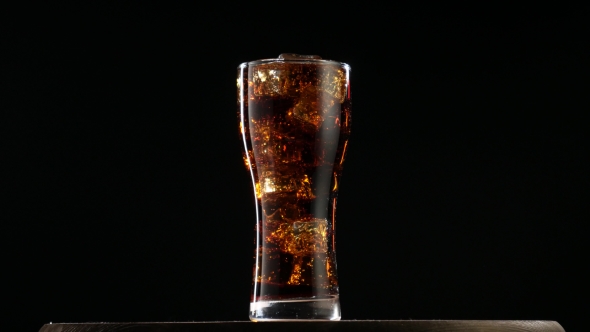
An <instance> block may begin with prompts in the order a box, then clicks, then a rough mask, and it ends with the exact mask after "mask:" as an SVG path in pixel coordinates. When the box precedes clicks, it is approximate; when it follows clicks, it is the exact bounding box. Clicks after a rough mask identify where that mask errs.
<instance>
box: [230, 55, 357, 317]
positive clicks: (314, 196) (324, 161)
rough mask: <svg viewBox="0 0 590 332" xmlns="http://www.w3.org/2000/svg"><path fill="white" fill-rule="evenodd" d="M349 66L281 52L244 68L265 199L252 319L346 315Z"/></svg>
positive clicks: (248, 153) (241, 74)
mask: <svg viewBox="0 0 590 332" xmlns="http://www.w3.org/2000/svg"><path fill="white" fill-rule="evenodd" d="M349 72H350V67H349V66H348V65H346V64H343V63H339V62H335V61H329V60H322V59H321V58H319V57H317V56H298V55H291V54H288V55H281V56H279V58H277V59H268V60H259V61H253V62H249V63H244V64H242V65H240V67H239V69H238V104H239V105H238V106H239V112H238V113H239V114H238V116H239V121H240V133H241V135H242V138H243V143H244V163H245V166H246V168H247V169H248V170H249V171H250V174H251V177H252V183H253V188H254V196H255V199H256V213H257V216H256V229H255V254H254V261H255V264H254V271H253V276H254V278H253V286H252V296H251V305H250V319H251V320H253V321H263V320H292V319H319V320H338V319H340V304H339V299H338V295H339V293H338V276H337V269H336V242H335V229H336V201H337V196H338V188H339V186H340V180H341V174H342V164H343V162H344V158H345V155H346V150H347V147H348V138H349V135H350V125H351V99H350V83H349Z"/></svg>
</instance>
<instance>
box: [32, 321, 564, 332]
mask: <svg viewBox="0 0 590 332" xmlns="http://www.w3.org/2000/svg"><path fill="white" fill-rule="evenodd" d="M113 331H124V332H156V331H158V332H160V331H162V332H201V331H220V332H221V331H223V332H232V331H236V332H237V331H244V332H250V331H252V332H254V331H259V332H266V331H281V332H290V331H297V332H301V331H332V332H348V331H361V332H370V331H375V332H381V331H383V332H385V331H387V332H455V331H457V332H502V331H504V332H564V329H563V328H562V327H561V325H559V324H558V323H557V322H553V321H514V320H503V321H502V320H496V321H491V320H488V321H485V320H480V321H475V320H412V321H409V320H349V321H339V322H308V321H306V322H264V323H252V322H177V323H59V324H45V325H43V327H42V328H41V330H40V331H39V332H113Z"/></svg>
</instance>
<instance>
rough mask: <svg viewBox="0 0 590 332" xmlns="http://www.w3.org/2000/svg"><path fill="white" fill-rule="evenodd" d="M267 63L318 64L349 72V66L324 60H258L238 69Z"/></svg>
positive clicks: (242, 65) (244, 63)
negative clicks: (333, 66)
mask: <svg viewBox="0 0 590 332" xmlns="http://www.w3.org/2000/svg"><path fill="white" fill-rule="evenodd" d="M267 63H309V64H318V65H337V66H342V67H344V68H346V69H347V70H350V65H349V64H347V63H344V62H338V61H334V60H326V59H287V60H285V59H279V58H273V59H260V60H254V61H248V62H242V63H241V64H240V65H239V66H238V68H245V67H248V66H255V65H262V64H267Z"/></svg>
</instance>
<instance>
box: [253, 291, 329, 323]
mask: <svg viewBox="0 0 590 332" xmlns="http://www.w3.org/2000/svg"><path fill="white" fill-rule="evenodd" d="M250 320H251V321H253V322H263V321H300V320H328V321H329V320H340V300H339V299H338V296H333V297H331V298H327V299H290V300H281V301H259V302H252V303H250Z"/></svg>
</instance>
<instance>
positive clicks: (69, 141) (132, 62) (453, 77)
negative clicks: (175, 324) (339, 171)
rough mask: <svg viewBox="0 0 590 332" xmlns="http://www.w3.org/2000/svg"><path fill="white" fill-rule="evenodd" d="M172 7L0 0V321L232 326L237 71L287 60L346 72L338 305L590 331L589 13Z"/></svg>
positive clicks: (357, 312) (240, 188)
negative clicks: (588, 228)
mask: <svg viewBox="0 0 590 332" xmlns="http://www.w3.org/2000/svg"><path fill="white" fill-rule="evenodd" d="M171 3H172V2H170V3H167V4H146V3H140V2H125V3H115V2H113V3H99V2H89V3H87V4H85V5H80V4H70V5H44V6H32V5H31V6H30V7H28V8H20V9H14V10H13V9H5V10H3V11H2V12H1V13H2V14H1V15H2V23H0V24H1V26H2V31H3V33H2V37H1V47H2V48H1V52H2V53H1V55H0V57H1V59H2V61H0V62H1V63H0V69H1V72H0V80H1V86H0V88H1V90H0V107H1V114H2V120H1V123H0V126H1V128H0V129H1V131H2V153H1V155H2V164H3V166H8V169H5V170H4V171H3V172H2V175H1V178H2V183H1V184H0V187H1V189H0V190H1V191H0V192H1V193H2V196H3V197H2V204H1V215H2V217H1V219H2V238H3V240H2V245H3V249H2V257H3V264H2V265H3V269H2V270H3V272H2V275H3V277H7V278H6V279H5V278H3V279H4V282H3V285H4V291H3V296H2V302H3V303H4V305H7V306H8V309H6V306H5V310H4V312H3V323H2V324H8V325H9V326H12V329H11V330H23V331H36V330H38V329H39V328H40V327H41V325H42V324H44V323H48V322H50V321H53V322H87V321H193V320H194V321H210V320H246V319H247V317H248V316H247V314H248V313H247V312H248V306H249V294H250V283H251V282H250V280H251V269H252V263H253V261H252V250H253V244H252V239H253V226H254V222H255V220H254V219H255V214H254V204H253V194H252V190H251V184H250V178H249V175H248V173H247V172H246V170H245V168H244V166H243V163H242V159H241V147H242V145H241V142H240V137H239V135H238V122H237V117H236V110H237V107H236V73H237V66H238V65H239V64H240V63H241V62H244V61H250V60H255V59H260V58H271V57H276V56H277V55H278V54H280V53H284V52H293V53H300V54H319V55H321V56H322V57H324V58H327V59H334V60H338V61H343V62H346V63H348V64H350V65H351V67H352V74H351V82H352V83H351V86H352V95H353V125H352V137H351V144H350V149H349V154H348V158H347V161H346V165H345V169H344V174H343V182H342V187H341V190H340V197H339V203H338V207H339V209H338V217H337V220H338V234H337V242H338V263H339V265H338V271H339V274H340V277H339V279H340V289H341V303H342V313H343V316H342V317H343V319H540V320H557V321H558V322H560V323H561V324H562V326H563V327H564V328H565V329H566V330H567V331H582V330H584V328H583V327H582V319H583V317H584V313H585V312H583V309H585V308H584V306H585V305H584V304H585V303H587V295H588V293H587V291H586V288H587V275H586V274H583V273H582V270H583V267H584V266H585V265H587V262H588V258H587V256H583V254H582V249H583V246H584V245H585V244H586V241H587V234H586V233H585V232H583V227H584V226H585V225H586V224H587V223H588V208H587V201H588V200H587V199H588V196H587V189H588V184H589V181H588V169H589V168H588V163H587V161H586V160H585V157H587V154H588V149H587V142H586V140H587V130H588V122H586V121H584V120H583V115H585V113H587V112H588V109H589V107H588V106H589V104H588V100H587V98H588V97H587V95H588V86H589V85H588V77H589V74H590V71H589V67H590V66H589V64H588V55H589V54H590V53H589V52H588V51H589V48H588V29H587V23H586V16H587V13H588V11H587V8H581V7H580V8H579V7H567V8H566V7H560V8H555V7H552V6H547V7H544V8H540V7H538V5H537V6H536V7H529V6H524V5H511V6H509V7H497V6H496V5H491V4H489V5H482V4H479V5H478V6H448V5H436V6H433V5H416V6H413V7H396V6H391V5H390V7H376V6H375V5H373V4H371V3H369V2H367V3H366V4H364V5H346V4H344V3H338V4H324V5H319V4H315V3H303V2H280V3H277V2H275V3H273V4H269V5H265V6H263V5H253V4H246V3H243V4H229V3H222V2H219V3H209V4H206V5H200V4H197V3H196V2H193V3H192V4H171ZM576 303H578V304H576ZM586 309H587V308H586ZM2 329H3V330H4V328H2Z"/></svg>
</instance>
